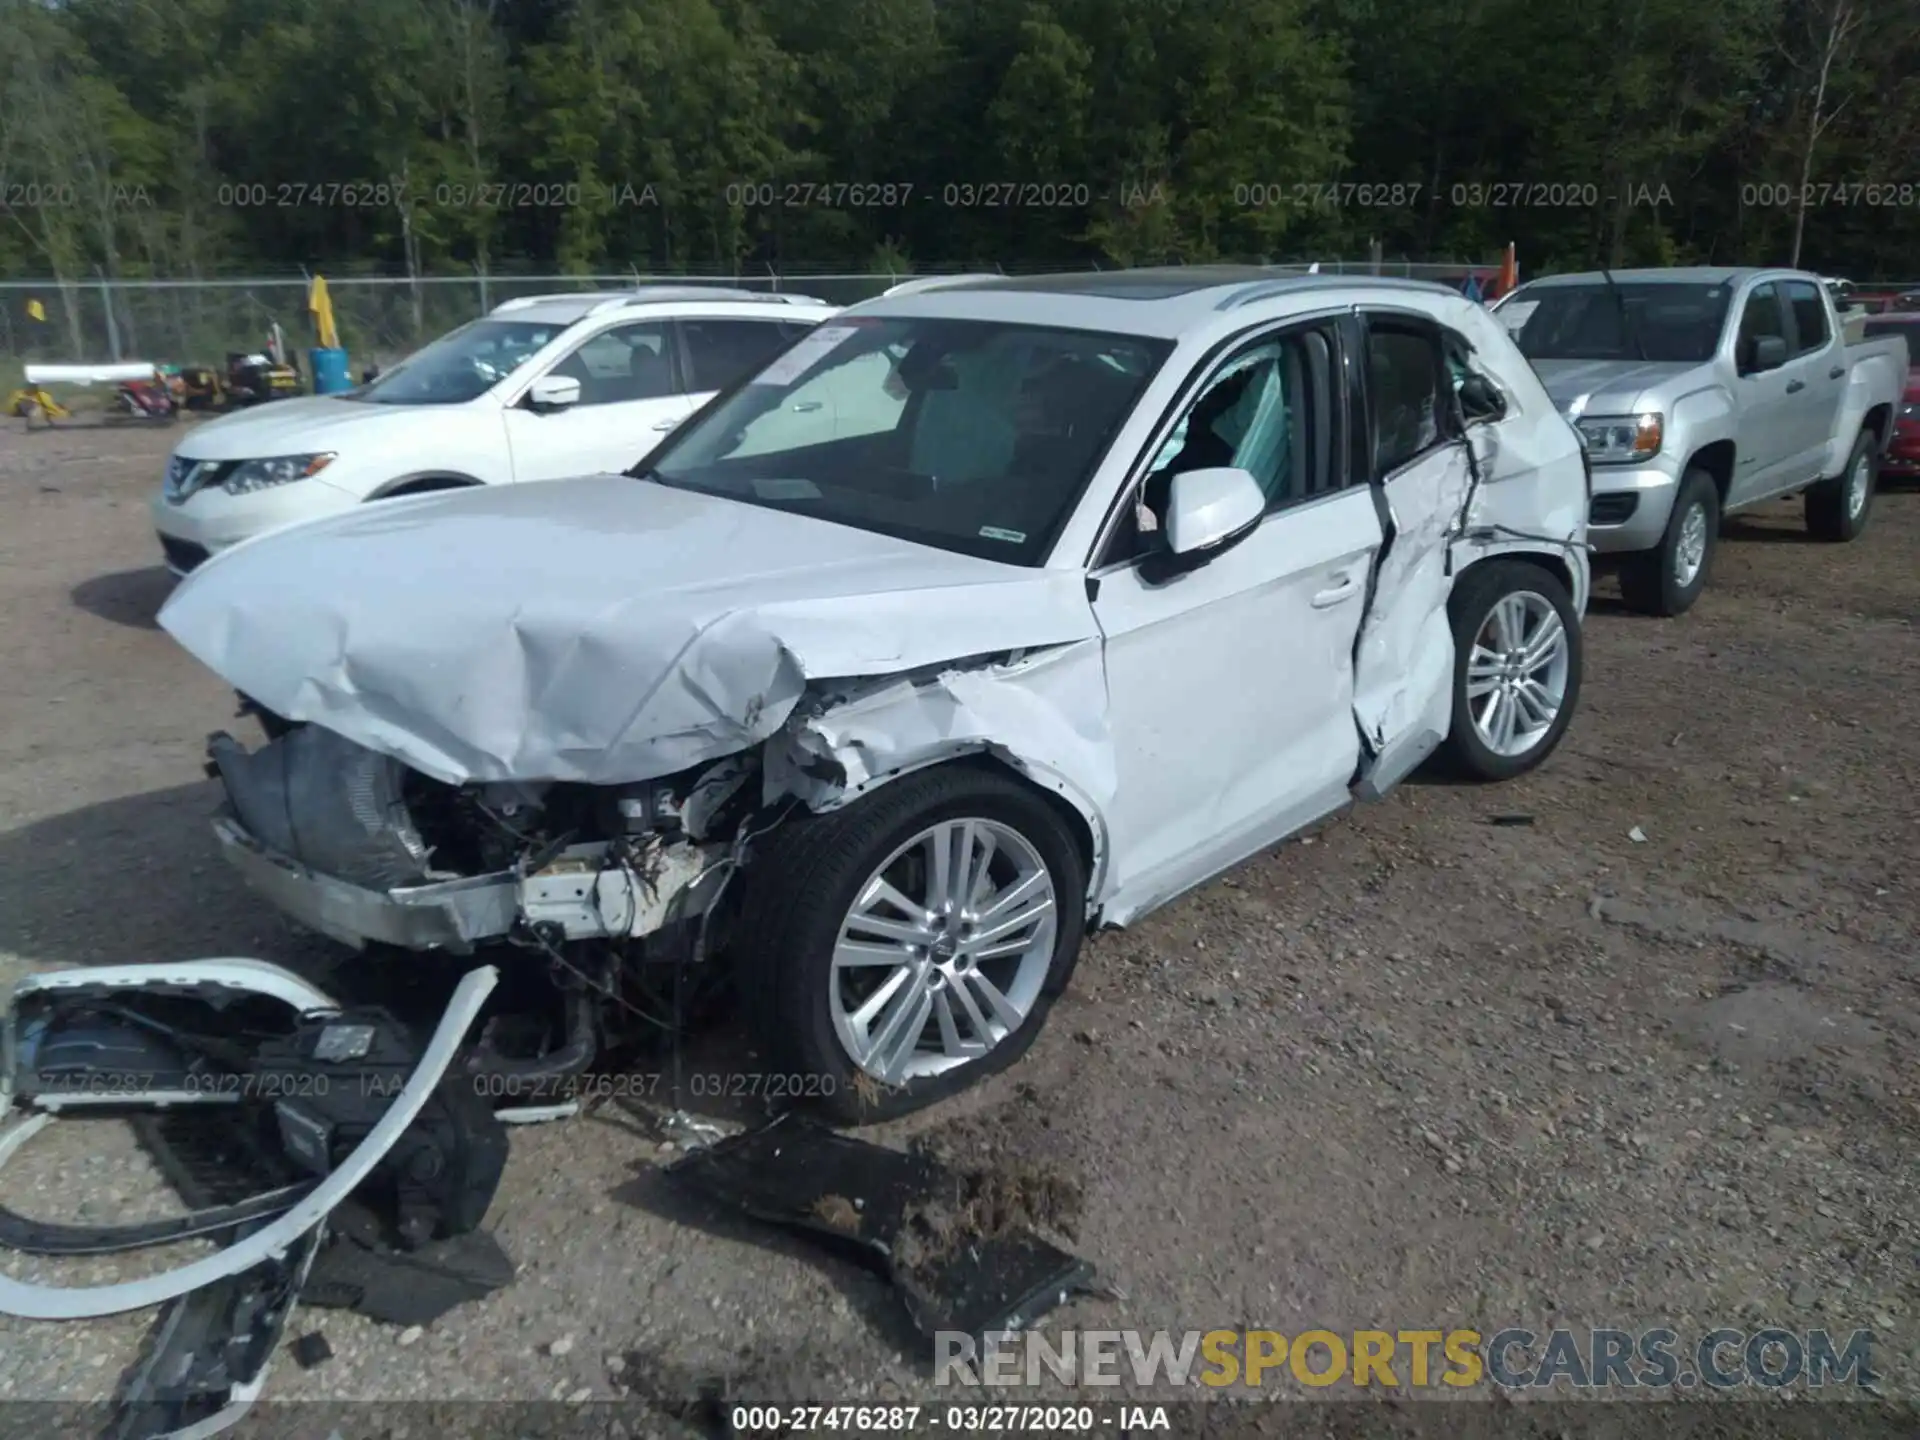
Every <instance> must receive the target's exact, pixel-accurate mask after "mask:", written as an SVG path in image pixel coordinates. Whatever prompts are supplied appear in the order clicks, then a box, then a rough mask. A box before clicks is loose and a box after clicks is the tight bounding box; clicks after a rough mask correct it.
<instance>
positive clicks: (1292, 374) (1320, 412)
mask: <svg viewBox="0 0 1920 1440" xmlns="http://www.w3.org/2000/svg"><path fill="white" fill-rule="evenodd" d="M1331 354H1332V349H1331V347H1330V346H1329V345H1328V344H1327V341H1326V338H1325V337H1324V336H1322V335H1320V334H1317V333H1313V332H1308V333H1305V334H1296V335H1288V336H1284V337H1282V338H1280V339H1277V340H1269V341H1264V342H1262V343H1260V344H1258V345H1256V346H1254V347H1253V348H1252V349H1250V350H1246V351H1243V352H1241V353H1240V354H1239V355H1237V356H1235V357H1234V358H1233V359H1232V360H1230V361H1228V362H1227V364H1226V365H1225V366H1224V367H1222V368H1221V369H1220V370H1218V371H1216V372H1215V373H1214V374H1213V375H1212V376H1211V377H1210V378H1209V379H1208V380H1207V382H1206V384H1205V386H1204V387H1203V388H1202V389H1201V391H1200V393H1199V394H1198V395H1197V396H1195V397H1194V399H1193V401H1192V403H1191V404H1190V405H1188V407H1187V409H1186V411H1185V413H1184V414H1182V415H1181V416H1180V418H1179V420H1178V421H1177V422H1176V424H1175V425H1174V428H1173V430H1172V432H1171V433H1169V434H1168V436H1167V438H1166V439H1165V440H1164V441H1163V442H1162V443H1161V445H1160V448H1159V450H1158V452H1156V453H1155V455H1154V457H1153V460H1152V462H1151V464H1149V466H1148V467H1147V475H1146V480H1145V482H1144V484H1143V485H1142V486H1141V489H1140V491H1139V493H1138V495H1137V497H1136V498H1135V499H1134V500H1133V501H1131V502H1130V503H1129V504H1128V506H1127V509H1126V511H1125V513H1123V514H1122V516H1121V522H1120V530H1119V532H1118V533H1116V535H1115V537H1114V541H1113V543H1112V544H1111V545H1109V547H1108V550H1107V560H1108V561H1109V562H1110V561H1113V560H1125V559H1131V558H1134V557H1137V556H1139V555H1143V554H1146V553H1147V552H1149V551H1150V550H1152V549H1153V548H1154V546H1155V545H1157V544H1158V543H1159V541H1158V536H1159V534H1160V532H1161V530H1162V517H1163V516H1164V515H1165V513H1166V505H1167V500H1168V497H1169V495H1170V494H1171V491H1172V482H1173V477H1174V476H1175V475H1178V474H1180V473H1182V472H1183V471H1188V470H1207V469H1214V468H1220V467H1231V468H1233V469H1236V470H1245V471H1246V472H1247V473H1248V474H1249V475H1251V476H1253V478H1254V480H1255V481H1256V482H1257V483H1258V484H1259V486H1260V489H1261V491H1262V492H1263V493H1264V494H1265V495H1266V497H1267V510H1268V513H1272V512H1273V511H1275V510H1278V509H1281V508H1283V507H1285V506H1287V505H1290V504H1292V503H1294V502H1296V501H1299V500H1303V499H1306V498H1307V497H1309V496H1311V495H1315V494H1318V493H1320V492H1321V491H1322V490H1324V489H1327V488H1329V487H1330V485H1331V483H1332V479H1333V477H1332V474H1331V470H1332V460H1331V456H1332V452H1333V446H1334V437H1333V430H1332V411H1331V409H1330V408H1329V407H1328V406H1327V405H1326V404H1325V403H1323V401H1324V398H1325V392H1326V391H1327V390H1328V388H1329V386H1330V375H1331V372H1330V369H1329V366H1330V363H1331V360H1330V357H1331Z"/></svg>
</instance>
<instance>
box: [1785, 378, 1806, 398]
mask: <svg viewBox="0 0 1920 1440" xmlns="http://www.w3.org/2000/svg"><path fill="white" fill-rule="evenodd" d="M1806 388H1807V382H1806V381H1804V380H1789V381H1788V382H1787V393H1788V394H1789V395H1798V394H1799V393H1800V392H1801V391H1802V390H1804V389H1806Z"/></svg>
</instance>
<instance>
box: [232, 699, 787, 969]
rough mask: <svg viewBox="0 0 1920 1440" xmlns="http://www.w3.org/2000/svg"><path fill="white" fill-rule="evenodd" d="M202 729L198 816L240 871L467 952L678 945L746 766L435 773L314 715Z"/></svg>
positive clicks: (736, 809)
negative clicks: (212, 808)
mask: <svg viewBox="0 0 1920 1440" xmlns="http://www.w3.org/2000/svg"><path fill="white" fill-rule="evenodd" d="M264 718H265V719H266V721H267V725H268V731H269V734H270V736H271V738H270V739H269V740H268V742H267V743H266V744H265V745H264V746H261V747H260V748H258V749H256V750H253V751H248V750H247V749H246V748H245V747H244V746H242V745H241V743H240V742H239V741H238V740H236V739H234V738H233V737H232V736H231V735H228V734H225V733H221V734H216V735H214V736H213V737H212V738H211V740H210V741H209V743H208V758H209V762H210V763H209V766H208V769H209V771H210V773H212V774H214V775H216V776H217V777H218V778H219V779H220V780H221V782H222V783H223V785H224V787H225V789H226V795H227V804H226V806H225V807H224V809H223V811H222V813H221V814H220V815H218V816H217V817H216V819H215V821H214V831H215V834H216V836H217V837H218V840H219V843H220V846H221V849H222V851H223V852H224V854H225V855H226V857H227V859H228V860H229V861H230V862H231V863H232V864H233V865H234V866H235V868H237V869H238V870H239V871H240V872H241V874H242V875H243V876H244V877H245V878H246V879H247V881H248V882H249V883H250V884H251V885H252V886H253V887H254V888H255V889H256V890H258V891H260V892H261V893H262V894H263V895H265V896H266V897H267V898H268V899H270V900H272V901H273V902H274V904H275V905H277V906H278V907H279V908H280V909H281V910H283V911H285V912H286V913H287V914H288V915H289V916H291V917H292V918H293V919H294V920H296V921H297V922H299V923H301V924H303V925H305V926H306V927H308V928H310V929H312V930H315V931H318V932H320V933H321V934H324V935H327V936H330V937H332V938H333V939H335V940H338V941H341V942H342V943H344V944H347V945H350V946H353V947H355V948H365V947H366V946H368V945H370V944H380V945H390V946H397V947H401V948H404V949H409V950H439V951H445V952H449V953H453V954H467V953H471V952H472V951H473V950H474V949H475V948H476V947H477V946H480V945H483V944H489V943H496V942H503V941H505V942H511V943H515V944H520V945H523V946H525V947H527V948H530V949H535V950H538V951H541V952H545V953H547V954H548V955H549V958H555V957H557V956H558V955H560V954H561V953H562V952H563V950H564V947H567V946H569V945H571V944H574V943H576V942H611V943H612V944H614V945H616V946H618V947H620V949H621V950H622V951H623V953H624V952H626V951H628V950H629V948H630V947H632V946H633V944H634V942H642V943H641V944H640V945H639V946H638V953H641V954H644V953H645V952H646V951H647V949H648V946H649V944H650V945H651V948H652V950H653V951H654V952H656V954H657V955H660V956H665V955H684V954H685V953H686V952H685V948H684V947H685V946H686V945H689V944H693V943H695V942H696V941H697V939H698V937H699V935H700V933H701V931H702V922H703V921H704V919H705V917H706V916H707V914H708V912H709V911H710V910H711V908H712V907H713V904H714V902H715V900H716V898H717V897H718V896H719V894H720V893H721V891H722V890H723V888H724V886H725V881H726V876H727V872H728V870H729V868H730V857H731V853H732V838H733V836H734V835H736V834H737V833H738V831H739V829H740V825H741V822H742V821H743V820H744V819H745V818H746V816H747V815H748V814H749V813H750V812H751V810H752V808H753V806H754V805H755V804H756V803H757V801H758V794H759V791H758V786H757V785H755V784H750V783H749V782H750V781H752V780H755V779H757V773H756V770H755V768H754V767H753V766H752V765H751V764H750V763H749V762H747V761H745V760H742V759H735V760H723V761H720V762H717V763H712V764H708V765H705V766H703V767H700V768H698V769H696V770H693V771H689V772H686V773H684V774H681V775H673V776H666V777H663V778H661V779H657V780H649V781H645V782H643V783H639V784H634V785H629V786H591V785H580V784H522V783H496V784H470V785H459V786H456V785H449V784H446V783H444V782H442V781H439V780H435V779H432V778H430V777H428V776H425V775H423V774H421V773H419V772H418V771H416V770H412V769H410V768H408V767H407V766H406V765H404V764H402V763H401V762H400V761H398V760H395V759H393V758H391V757H389V756H386V755H382V754H379V753H378V752H376V751H373V750H370V749H367V748H366V747H364V746H361V745H358V744H356V743H354V742H353V741H350V740H347V739H345V738H343V737H341V736H340V735H338V734H336V733H334V732H333V731H331V730H327V729H324V728H322V727H321V726H318V725H292V726H288V725H285V724H281V723H278V722H276V721H274V720H273V719H272V717H264Z"/></svg>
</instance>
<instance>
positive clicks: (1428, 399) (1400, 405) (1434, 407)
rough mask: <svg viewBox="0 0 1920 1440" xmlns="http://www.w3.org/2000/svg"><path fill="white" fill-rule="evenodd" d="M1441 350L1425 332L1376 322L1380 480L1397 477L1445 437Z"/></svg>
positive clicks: (1373, 360)
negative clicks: (1382, 477) (1414, 460)
mask: <svg viewBox="0 0 1920 1440" xmlns="http://www.w3.org/2000/svg"><path fill="white" fill-rule="evenodd" d="M1441 373H1442V370H1441V364H1440V353H1439V347H1438V346H1437V345H1436V344H1435V343H1434V341H1433V338H1432V337H1431V336H1429V335H1427V334H1424V333H1423V332H1421V331H1419V330H1414V329H1398V328H1395V327H1393V326H1392V325H1382V324H1375V325H1374V326H1373V327H1372V328H1371V329H1370V330H1369V332H1368V335H1367V379H1368V384H1369V386H1370V388H1371V391H1372V396H1371V398H1372V401H1373V435H1374V441H1373V457H1374V461H1373V463H1374V474H1375V476H1376V477H1378V476H1385V475H1391V474H1392V473H1393V472H1394V471H1395V470H1398V469H1399V468H1400V467H1401V466H1402V465H1405V464H1406V463H1407V462H1408V461H1409V460H1412V459H1413V458H1414V457H1415V456H1417V455H1420V454H1423V453H1424V452H1426V451H1428V450H1431V449H1432V448H1433V447H1434V446H1435V445H1438V444H1439V443H1440V441H1441V438H1442V434H1443V432H1442V429H1441V419H1440V417H1441V415H1442V413H1443V405H1442V401H1441V385H1442V383H1443V382H1442V380H1441Z"/></svg>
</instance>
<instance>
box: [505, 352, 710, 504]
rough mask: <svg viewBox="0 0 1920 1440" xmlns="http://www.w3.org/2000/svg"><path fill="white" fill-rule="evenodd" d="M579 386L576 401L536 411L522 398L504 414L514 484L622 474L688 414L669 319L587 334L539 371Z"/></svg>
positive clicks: (689, 402) (689, 400)
mask: <svg viewBox="0 0 1920 1440" xmlns="http://www.w3.org/2000/svg"><path fill="white" fill-rule="evenodd" d="M544 373H545V374H548V375H565V376H570V377H571V378H573V379H575V380H578V381H579V382H580V399H579V401H578V403H576V404H574V405H570V406H568V407H567V408H566V409H564V410H553V411H548V412H545V413H541V412H539V411H536V410H534V409H532V408H531V407H530V406H529V405H528V404H527V402H526V399H525V392H524V390H523V391H522V398H521V399H520V400H519V401H518V402H517V403H516V404H514V405H512V406H511V407H509V408H508V410H507V412H506V423H507V444H508V446H509V448H510V450H511V451H512V455H513V478H514V479H515V480H564V479H567V478H569V477H570V476H575V475H597V474H603V473H606V472H609V471H617V470H625V469H627V468H628V467H629V466H632V465H634V464H635V463H637V462H638V461H640V460H642V459H644V458H645V457H646V456H647V455H648V454H649V453H650V452H651V451H652V450H653V449H654V447H655V446H657V445H658V444H659V443H660V442H661V441H662V440H664V439H666V438H667V435H668V433H669V432H670V431H672V430H673V429H674V427H675V426H677V425H678V424H679V423H680V422H681V421H682V420H684V419H686V418H687V416H688V415H690V414H692V413H693V410H694V402H693V397H691V396H690V395H688V394H686V393H685V387H684V386H683V385H682V384H681V380H680V369H679V359H678V356H677V355H676V353H675V350H674V345H673V331H672V324H671V322H670V321H665V320H654V321H641V322H638V323H635V324H630V325H618V326H615V327H614V328H612V329H610V330H603V331H601V332H600V333H599V334H598V335H593V336H589V337H588V338H587V339H586V340H584V341H582V342H581V343H580V344H579V345H577V346H575V347H574V349H573V350H572V351H571V352H569V353H568V354H567V355H565V356H563V357H562V358H561V359H560V360H558V361H556V362H555V363H554V364H553V365H552V366H551V367H549V368H548V369H547V370H546V371H545V372H544Z"/></svg>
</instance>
